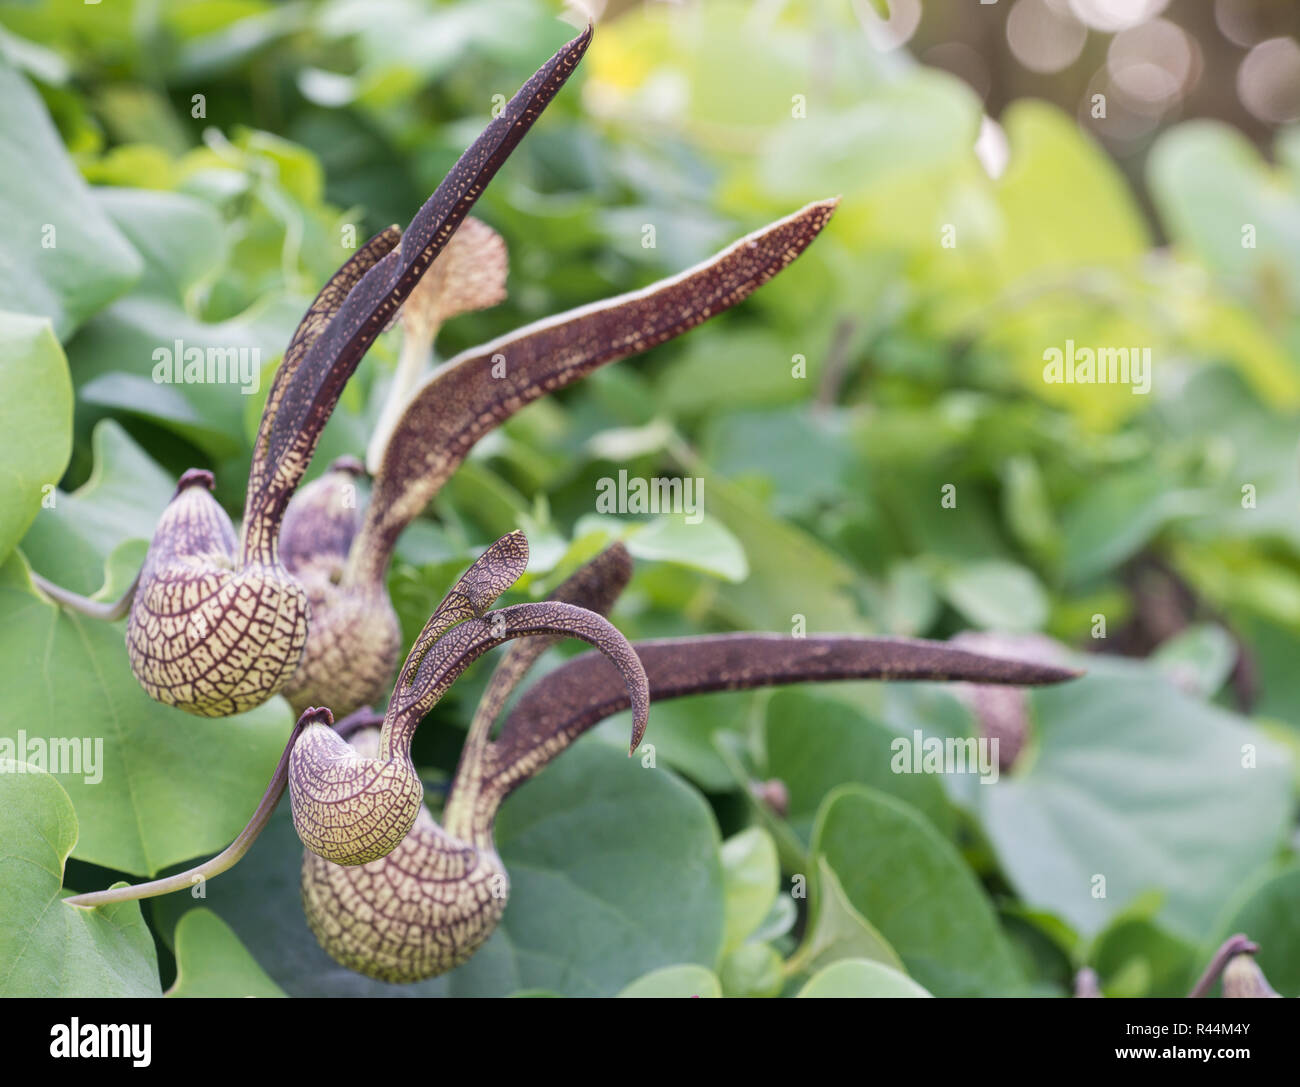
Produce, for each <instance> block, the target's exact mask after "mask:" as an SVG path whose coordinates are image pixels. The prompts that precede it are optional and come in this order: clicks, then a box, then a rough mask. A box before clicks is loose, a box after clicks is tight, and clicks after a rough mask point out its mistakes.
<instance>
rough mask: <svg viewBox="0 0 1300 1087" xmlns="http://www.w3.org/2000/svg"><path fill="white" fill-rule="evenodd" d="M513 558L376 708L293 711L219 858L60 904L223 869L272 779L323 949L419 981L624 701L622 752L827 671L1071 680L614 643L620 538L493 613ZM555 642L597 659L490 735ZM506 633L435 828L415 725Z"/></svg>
mask: <svg viewBox="0 0 1300 1087" xmlns="http://www.w3.org/2000/svg"><path fill="white" fill-rule="evenodd" d="M527 557H528V551H527V544H526V542H525V540H524V538H523V537H522V536H521V535H520V534H518V533H511V534H510V535H508V536H505V537H503V538H502V539H501V540H498V541H497V542H496V543H495V544H494V545H493V546H492V547H490V548H488V549H487V551H485V552H484V553H483V555H482V556H480V558H479V559H478V560H477V561H476V562H475V563H474V564H473V565H472V566H471V567H470V569H469V570H468V571H467V572H466V573H465V574H464V575H463V576H462V577H461V579H460V580H459V581H458V582H457V583H456V585H455V586H454V587H453V588H452V590H451V592H449V593H448V594H447V596H446V597H445V598H444V599H443V601H442V603H441V604H440V605H439V606H438V608H437V609H436V610H435V611H434V613H433V615H432V616H431V617H430V619H429V622H428V624H427V625H426V626H425V628H424V630H423V631H422V632H421V634H420V636H419V638H417V640H416V642H415V645H414V646H413V647H412V648H411V652H410V654H409V655H408V656H407V659H406V663H405V665H404V666H403V667H402V670H401V673H400V674H399V676H398V679H397V684H396V686H395V688H394V690H393V694H392V697H391V698H390V700H389V703H388V708H387V711H386V712H385V714H384V715H383V717H382V718H380V717H377V716H375V715H374V714H369V713H367V712H360V713H357V714H354V715H352V716H351V717H349V718H347V719H345V720H342V721H340V722H339V723H338V725H337V727H335V724H334V717H333V715H332V714H331V713H330V711H329V710H328V709H326V708H310V709H308V710H306V711H305V712H304V713H303V714H302V716H301V717H300V718H299V720H298V724H297V725H296V726H295V728H294V732H293V735H292V736H291V737H290V739H289V743H288V746H287V747H286V748H285V752H284V755H283V756H282V758H281V760H280V764H279V766H277V768H276V771H275V774H274V775H273V777H272V779H271V783H270V785H268V787H267V790H266V794H265V795H264V796H263V798H262V802H261V803H260V804H259V805H258V809H257V811H256V812H255V813H254V816H253V818H252V819H251V820H250V822H249V824H248V826H247V827H245V829H244V831H243V832H242V833H241V834H240V835H239V837H238V838H237V839H236V840H235V842H234V843H233V844H232V845H231V846H230V847H229V848H228V849H226V850H225V851H224V852H223V853H221V854H219V855H218V856H216V857H214V858H212V859H211V860H209V861H207V862H205V863H204V864H201V865H199V866H198V867H196V868H193V869H191V870H189V871H188V872H182V873H179V874H178V875H174V876H168V877H166V878H164V879H160V880H154V881H153V882H151V883H144V884H139V885H137V886H134V887H120V888H115V889H113V890H109V891H100V892H96V893H93V894H85V895H77V896H74V897H72V898H69V899H67V901H68V902H70V903H72V904H73V905H76V906H84V907H93V906H98V905H104V904H107V903H111V902H120V901H126V900H129V899H136V898H147V897H150V896H153V895H159V894H165V893H168V892H170V891H177V890H187V889H189V888H190V887H191V886H192V885H193V883H194V881H195V880H196V879H197V878H198V877H199V876H203V877H205V878H210V877H212V876H215V875H218V874H219V873H221V872H224V871H226V870H227V869H229V868H230V867H231V866H233V865H234V864H236V863H237V862H238V861H239V859H240V858H241V857H243V856H244V854H245V853H247V851H248V849H249V847H250V846H251V845H252V844H253V842H254V841H255V840H256V838H257V836H258V834H259V833H260V832H261V831H262V829H263V828H264V827H265V826H266V824H267V821H268V820H269V819H270V816H271V813H272V811H273V810H274V809H275V806H276V804H277V803H278V802H279V799H280V797H281V796H282V795H283V793H284V791H285V788H286V786H287V787H288V789H289V792H290V797H291V804H292V807H293V820H294V826H295V828H296V829H297V831H298V834H299V837H300V838H301V839H302V841H303V844H304V846H305V847H306V850H305V852H304V857H303V867H302V893H303V908H304V910H305V912H306V915H307V923H308V924H309V925H310V927H311V929H312V931H313V932H314V933H315V934H316V937H317V939H318V940H319V941H320V944H321V946H322V947H323V948H324V949H325V950H326V951H327V952H328V953H329V954H330V955H331V956H333V957H334V958H335V959H336V960H337V961H338V962H339V963H341V964H342V965H344V966H346V967H348V968H349V969H352V970H356V971H358V972H360V973H363V974H367V975H369V976H371V977H375V978H379V979H382V980H385V981H395V982H409V981H418V980H420V979H423V978H428V977H433V976H436V975H438V974H441V973H444V972H446V971H447V970H450V969H452V968H453V967H455V966H457V965H459V964H460V963H462V962H464V961H465V960H466V959H468V958H469V957H470V956H471V955H472V954H473V953H474V952H475V951H476V950H477V949H478V948H479V947H481V946H482V945H483V943H484V942H485V941H486V940H487V939H488V937H489V936H491V934H492V932H493V931H494V930H495V928H496V925H497V923H498V922H499V921H500V919H501V916H502V914H503V912H504V911H505V908H506V903H507V899H508V895H509V888H510V883H509V875H508V873H507V872H506V869H505V866H504V864H503V863H502V860H501V857H500V856H499V855H498V853H497V850H496V845H495V843H494V841H493V828H494V826H495V821H496V815H497V812H498V811H499V810H500V808H501V804H502V803H503V801H504V800H505V799H506V797H508V796H509V795H510V794H511V793H512V792H513V791H514V790H515V789H517V788H518V787H519V786H520V785H522V784H523V783H524V782H525V781H527V780H528V779H529V778H531V777H533V776H535V775H536V774H537V773H539V772H540V771H541V770H542V769H543V768H544V767H545V766H546V765H547V764H548V763H549V762H550V761H551V760H552V759H554V758H555V757H556V756H557V755H559V754H560V753H561V752H563V751H564V749H565V748H567V747H568V746H569V745H570V744H571V743H572V742H573V741H574V740H575V739H577V737H578V736H580V735H582V733H583V732H585V731H586V730H587V729H589V728H591V727H592V726H594V725H596V724H597V723H599V722H600V721H602V720H604V719H605V718H606V717H608V716H610V715H611V714H614V713H618V712H620V711H622V710H625V709H627V708H629V707H631V709H632V738H631V746H630V748H629V753H631V752H633V751H635V750H636V748H637V747H638V745H639V744H640V742H641V739H642V736H643V735H644V731H645V726H646V720H647V714H648V707H649V704H650V702H651V701H654V700H662V699H667V698H679V697H682V696H685V695H692V694H703V693H706V692H709V691H729V690H748V689H751V688H756V687H767V686H774V685H777V684H785V683H808V682H817V683H820V682H827V681H831V680H838V679H890V680H964V681H968V682H976V683H996V684H1012V685H1038V684H1046V683H1059V682H1061V681H1063V680H1066V679H1069V678H1072V677H1073V676H1074V675H1075V673H1074V672H1072V671H1069V670H1068V669H1064V668H1058V667H1055V666H1052V665H1045V664H1038V663H1035V662H1027V661H1017V660H1011V659H1007V658H1003V657H988V656H983V655H980V654H978V653H972V652H968V651H966V650H963V649H957V648H953V647H952V646H949V645H945V644H943V643H940V642H927V641H921V640H916V639H907V638H868V637H858V636H853V635H830V636H824V637H808V638H794V637H789V636H786V635H779V634H723V635H703V636H696V637H687V638H668V639H662V640H655V641H645V642H638V643H635V644H633V645H629V644H628V643H627V642H626V641H625V640H624V639H623V637H622V635H620V634H619V633H618V631H617V630H616V629H615V628H614V627H613V626H611V625H610V624H609V622H608V620H606V619H605V618H604V617H603V615H604V613H605V612H607V611H609V610H610V609H611V608H612V607H613V605H614V602H615V600H616V599H617V598H618V595H619V593H620V592H621V591H622V590H623V588H624V587H625V586H626V585H627V583H628V581H629V579H630V578H631V573H632V562H631V559H630V558H629V557H628V554H627V551H626V550H625V549H624V548H623V546H622V545H621V544H615V545H614V546H612V547H610V548H608V549H607V550H605V551H604V552H602V553H601V554H599V555H597V556H596V557H595V558H594V559H593V560H592V561H591V562H589V563H588V564H587V565H585V566H583V567H581V568H580V569H579V570H578V571H577V572H576V573H574V574H573V575H572V576H571V577H570V578H569V579H568V580H567V581H565V582H564V583H563V584H562V585H560V586H559V588H557V589H556V590H555V592H554V593H552V595H551V596H550V597H549V598H548V599H547V600H544V601H541V602H539V603H533V604H515V605H511V606H509V607H505V608H500V609H497V610H492V605H493V603H494V602H495V601H496V599H497V598H498V597H499V596H500V595H501V593H503V592H504V591H505V590H506V589H507V588H509V587H510V585H512V584H514V582H515V580H516V579H517V578H518V577H519V576H520V574H521V573H522V572H523V570H524V567H525V566H526V564H527ZM561 638H579V639H581V640H584V641H587V642H589V643H591V644H592V645H593V646H595V648H596V649H597V650H598V652H595V653H584V654H582V655H580V656H577V657H574V658H573V659H572V660H570V661H568V662H566V663H565V664H563V665H561V666H560V667H558V668H556V669H555V670H554V671H552V672H550V673H548V674H547V675H546V676H544V677H543V678H542V679H541V680H539V681H538V682H537V683H535V684H534V685H533V686H532V687H531V688H529V689H528V690H527V691H525V692H524V693H523V695H522V697H521V698H520V699H519V700H518V702H517V703H516V704H515V706H514V708H513V709H512V710H511V711H510V713H509V714H508V715H507V716H506V718H505V720H504V722H503V723H502V725H501V729H500V733H499V735H497V737H496V738H495V739H494V738H492V729H493V725H494V724H495V722H496V721H497V719H498V717H500V716H501V713H502V710H503V709H504V707H505V705H506V703H507V701H508V700H509V699H510V696H511V695H512V693H513V692H514V690H515V689H516V687H517V686H518V685H519V683H520V682H521V681H522V680H523V679H524V677H525V676H526V674H527V673H528V671H529V669H530V668H531V667H532V665H533V663H534V662H535V661H536V660H537V658H538V657H539V656H540V655H541V654H542V652H544V651H545V650H546V649H547V648H548V647H549V646H550V645H553V644H554V643H555V642H556V641H558V640H559V639H561ZM514 639H526V640H523V641H515V643H514V644H513V645H511V647H510V648H509V650H507V652H506V654H505V656H504V657H503V658H502V660H501V662H500V663H499V664H498V666H497V668H496V670H495V671H494V672H493V674H492V678H491V680H490V681H489V683H488V687H487V689H486V691H485V693H484V695H483V698H482V700H481V701H480V703H479V706H478V709H477V711H476V712H475V714H474V718H473V721H472V722H471V723H470V728H469V732H468V735H467V737H466V740H465V745H464V748H463V750H462V752H461V757H460V762H459V765H458V766H457V769H456V774H455V777H454V779H453V781H452V786H451V792H450V795H449V796H448V799H447V803H446V806H445V809H444V811H443V816H442V822H441V824H439V823H438V821H437V820H435V819H434V816H433V814H432V813H431V812H430V811H429V809H428V808H427V807H426V806H425V805H424V796H423V794H424V790H423V787H422V785H421V783H420V780H419V778H418V777H417V776H416V774H415V769H414V767H413V765H412V763H411V758H410V744H411V738H412V736H413V735H414V731H415V728H416V726H417V725H418V723H419V721H420V719H421V718H422V717H423V716H424V715H425V714H426V713H427V712H428V710H429V709H430V708H432V706H433V705H434V704H435V703H436V702H437V701H438V699H439V698H441V697H442V695H443V694H444V693H445V692H446V690H447V689H448V687H450V686H451V684H452V683H453V682H454V681H455V679H456V677H457V676H459V675H460V674H461V673H462V672H463V671H464V669H465V668H466V667H467V666H468V665H469V664H470V663H471V662H472V661H473V660H476V659H477V658H478V657H480V656H481V655H482V654H483V653H485V652H487V651H488V650H489V649H491V648H493V647H494V646H498V645H501V644H502V643H504V642H506V641H512V640H514ZM375 725H378V726H379V727H377V728H376V727H373V726H375Z"/></svg>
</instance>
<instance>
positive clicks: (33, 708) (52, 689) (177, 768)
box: [0, 553, 290, 889]
mask: <svg viewBox="0 0 1300 1087" xmlns="http://www.w3.org/2000/svg"><path fill="white" fill-rule="evenodd" d="M0 662H3V665H0V667H3V670H4V675H5V676H6V677H7V678H6V680H5V681H4V684H3V686H4V688H5V691H6V692H7V694H6V697H5V699H4V700H3V704H0V755H3V754H5V753H6V750H5V748H6V745H10V744H11V745H13V747H12V751H11V752H9V753H11V754H12V755H14V756H15V757H18V758H22V759H25V761H29V762H36V761H37V760H36V756H35V754H34V752H36V751H43V752H45V754H44V755H42V756H41V758H43V759H51V758H53V756H54V755H55V754H56V752H57V753H58V754H59V755H60V758H61V759H66V760H69V761H68V762H66V763H61V766H62V765H66V766H69V767H71V772H63V773H59V774H58V775H57V776H58V778H59V781H60V783H61V784H62V786H63V787H64V788H65V789H66V790H67V792H68V795H69V796H70V797H71V798H72V802H73V804H74V805H76V810H77V816H78V818H79V820H80V822H81V835H80V837H79V839H78V840H77V843H76V846H75V848H74V849H73V855H74V856H75V857H76V858H77V859H78V860H85V861H90V862H92V863H94V864H100V865H103V866H104V867H106V868H114V869H117V870H119V871H122V872H133V873H137V874H143V875H153V874H154V873H156V872H157V871H158V870H159V869H161V868H164V867H166V866H167V865H169V864H175V863H176V862H178V861H182V860H188V859H189V858H191V857H195V856H197V855H199V854H202V853H205V852H215V851H217V850H219V849H222V848H224V847H225V846H226V845H228V844H229V843H230V841H231V840H232V839H233V838H234V837H235V835H236V834H238V833H239V830H240V828H241V827H243V825H244V823H245V822H246V821H247V820H248V817H249V815H251V814H252V812H253V809H254V808H255V807H256V806H257V802H258V798H259V797H260V796H261V793H262V790H263V788H264V787H265V785H266V782H267V781H268V780H269V779H270V776H271V772H272V770H274V768H275V764H276V760H277V759H278V758H279V756H280V752H281V750H282V749H283V747H284V739H285V737H286V736H287V735H288V733H289V728H290V720H289V712H288V707H287V706H286V705H285V703H284V702H283V701H282V700H280V699H273V700H272V701H270V702H268V703H266V704H265V705H263V706H259V707H258V708H257V709H255V710H252V711H251V712H249V713H246V714H241V715H239V716H237V717H227V718H224V719H221V720H206V719H198V718H194V717H191V716H189V715H188V714H185V713H182V712H181V711H179V710H176V709H172V708H170V707H168V706H164V705H162V704H161V703H158V702H155V701H153V699H151V698H150V697H149V696H148V695H146V694H145V693H144V690H143V689H142V688H141V687H140V684H139V683H137V682H136V679H135V677H134V676H133V675H132V674H131V668H130V665H129V664H128V662H127V657H126V647H125V646H124V645H123V641H122V630H121V626H120V625H110V624H108V623H104V622H100V621H99V620H96V619H87V618H85V617H84V616H80V615H74V614H72V613H70V612H66V611H63V610H61V609H59V608H57V607H55V606H54V605H53V604H50V603H48V602H46V601H45V600H43V599H42V598H41V597H40V596H38V595H37V593H36V591H35V590H34V589H33V587H32V585H31V582H30V580H29V579H28V573H27V566H26V563H25V562H24V560H23V558H22V555H21V553H19V554H16V555H14V556H12V557H11V558H10V559H9V561H8V562H7V563H6V564H5V565H4V566H3V567H0ZM19 677H21V680H20V679H19ZM52 741H58V743H57V744H55V743H52ZM73 756H75V765H74V764H73V763H72V761H71V760H72V759H73ZM46 765H48V763H47V764H46ZM50 768H51V769H53V768H54V767H53V766H51V767H50ZM90 889H98V888H90Z"/></svg>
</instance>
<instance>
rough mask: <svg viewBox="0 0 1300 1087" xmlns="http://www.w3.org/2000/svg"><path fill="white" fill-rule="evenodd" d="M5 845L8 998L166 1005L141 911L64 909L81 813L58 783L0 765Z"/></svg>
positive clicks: (0, 895)
mask: <svg viewBox="0 0 1300 1087" xmlns="http://www.w3.org/2000/svg"><path fill="white" fill-rule="evenodd" d="M0 841H3V842H4V848H3V851H0V996H8V997H47V996H63V997H69V996H77V997H114V996H160V995H161V990H160V988H159V985H158V958H157V955H156V954H155V952H154V944H153V938H152V937H151V936H150V934H149V930H148V929H147V928H146V927H145V923H144V918H143V917H141V915H140V903H138V902H120V903H117V904H115V905H111V906H104V907H101V908H100V909H97V910H85V909H78V908H76V907H75V906H65V905H64V904H63V902H62V901H61V897H62V896H61V893H60V889H61V887H62V884H63V866H64V863H65V862H66V861H67V859H68V854H69V853H71V852H72V848H73V846H74V845H75V843H76V841H77V813H76V812H75V811H74V810H73V807H72V801H71V800H70V799H69V798H68V794H67V793H66V792H64V790H63V788H62V787H61V786H60V785H59V783H58V782H57V781H56V780H55V779H54V778H53V777H51V776H50V775H49V774H47V773H45V772H43V771H41V770H39V769H34V768H32V767H30V766H28V765H27V764H25V763H18V762H15V761H13V760H10V759H0Z"/></svg>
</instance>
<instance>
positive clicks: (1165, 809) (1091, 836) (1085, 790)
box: [978, 656, 1292, 940]
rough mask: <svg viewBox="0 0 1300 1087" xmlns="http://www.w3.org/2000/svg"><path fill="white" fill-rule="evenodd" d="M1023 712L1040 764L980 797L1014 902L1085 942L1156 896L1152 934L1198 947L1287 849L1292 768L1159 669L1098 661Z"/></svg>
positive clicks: (1259, 738) (1036, 696)
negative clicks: (1045, 914)
mask: <svg viewBox="0 0 1300 1087" xmlns="http://www.w3.org/2000/svg"><path fill="white" fill-rule="evenodd" d="M1031 706H1032V716H1033V718H1034V720H1035V722H1036V726H1035V727H1036V729H1037V732H1038V734H1039V737H1040V740H1039V745H1038V748H1037V752H1036V755H1034V756H1033V757H1032V758H1031V759H1030V761H1029V764H1028V766H1027V767H1026V768H1025V769H1024V771H1023V772H1018V773H1016V774H1015V775H1014V776H1013V777H1010V778H1006V777H1004V778H1003V779H1002V780H1001V781H999V782H998V783H997V784H996V785H992V786H990V787H988V788H984V789H981V790H980V791H979V794H978V796H979V799H980V801H982V805H981V807H982V812H983V820H984V827H985V829H986V831H987V832H988V835H989V837H990V838H991V839H992V841H993V845H994V847H995V848H996V850H997V853H998V856H999V857H1000V859H1001V861H1002V865H1003V867H1004V868H1005V869H1006V872H1007V875H1008V876H1009V877H1010V879H1011V881H1012V883H1013V884H1014V885H1015V887H1016V888H1017V890H1018V891H1019V892H1020V894H1021V895H1023V896H1024V898H1025V899H1026V901H1028V902H1029V903H1031V904H1032V905H1035V906H1039V907H1043V908H1046V909H1050V910H1052V911H1053V912H1055V913H1057V914H1059V915H1060V916H1061V917H1063V918H1064V919H1065V920H1066V921H1068V922H1069V923H1070V924H1071V925H1073V926H1074V927H1075V928H1076V929H1078V930H1079V931H1080V932H1082V933H1085V934H1089V935H1091V934H1095V933H1096V932H1097V931H1099V930H1100V929H1101V928H1102V927H1103V926H1104V925H1105V924H1106V922H1107V921H1108V920H1109V919H1111V918H1112V917H1114V916H1116V914H1117V913H1119V912H1120V911H1121V910H1122V909H1124V908H1125V907H1126V906H1127V905H1129V904H1130V903H1131V902H1133V900H1134V899H1135V898H1137V896H1138V895H1140V894H1141V893H1142V892H1144V891H1147V890H1151V889H1157V890H1161V891H1163V893H1164V895H1165V905H1164V907H1163V909H1162V910H1161V912H1160V914H1159V915H1158V917H1159V920H1160V921H1161V922H1162V923H1164V924H1166V925H1167V926H1168V927H1169V928H1170V929H1171V930H1172V931H1174V932H1175V933H1181V934H1183V935H1184V936H1186V937H1188V938H1191V939H1193V940H1197V939H1199V938H1200V936H1201V935H1202V934H1203V933H1204V932H1205V931H1206V930H1207V929H1208V928H1209V926H1210V925H1211V924H1213V922H1214V920H1215V918H1216V917H1217V916H1218V914H1219V912H1220V911H1221V910H1222V909H1223V908H1224V907H1225V906H1226V904H1227V900H1228V898H1229V896H1230V895H1231V894H1232V890H1233V888H1234V887H1237V886H1240V884H1241V882H1242V881H1243V880H1244V879H1246V878H1247V877H1249V876H1250V875H1251V874H1252V873H1253V872H1255V871H1256V870H1257V869H1258V868H1259V867H1260V865H1262V864H1263V863H1264V862H1265V861H1266V860H1268V858H1269V857H1270V856H1272V854H1273V852H1274V850H1275V849H1276V848H1277V846H1278V844H1279V843H1280V842H1281V840H1282V837H1283V834H1284V832H1285V828H1286V826H1287V823H1288V819H1289V818H1290V812H1291V780H1292V779H1291V772H1292V771H1291V765H1290V757H1289V755H1288V754H1287V753H1286V751H1285V750H1284V749H1283V748H1282V747H1281V746H1280V745H1278V744H1276V743H1275V742H1273V741H1271V740H1269V739H1268V738H1267V737H1266V736H1265V735H1263V734H1262V733H1260V732H1259V731H1257V730H1255V729H1253V728H1252V727H1251V726H1250V725H1249V723H1248V722H1246V721H1245V720H1243V719H1242V718H1240V717H1238V716H1236V715H1235V714H1232V713H1228V712H1227V711H1225V710H1221V709H1219V708H1217V707H1215V706H1212V705H1207V704H1206V703H1204V702H1202V701H1200V700H1199V699H1196V698H1192V697H1189V696H1188V695H1185V694H1183V693H1182V692H1181V691H1179V690H1178V689H1177V688H1175V687H1173V686H1172V685H1171V684H1170V683H1168V681H1167V680H1165V679H1164V678H1163V677H1162V676H1161V675H1160V674H1159V673H1158V672H1157V671H1155V670H1154V669H1151V668H1149V667H1145V666H1142V665H1135V664H1130V663H1127V662H1123V661H1118V660H1114V659H1106V658H1102V657H1099V656H1093V657H1090V658H1089V660H1088V675H1086V676H1084V677H1083V678H1082V679H1079V680H1076V681H1075V682H1073V683H1070V684H1065V685H1063V686H1061V687H1060V688H1057V689H1055V690H1044V691H1037V692H1034V693H1033V694H1032V695H1031ZM1099 752H1104V753H1105V757H1104V758H1103V757H1101V756H1100V755H1099Z"/></svg>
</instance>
